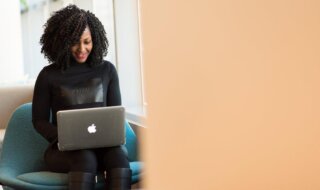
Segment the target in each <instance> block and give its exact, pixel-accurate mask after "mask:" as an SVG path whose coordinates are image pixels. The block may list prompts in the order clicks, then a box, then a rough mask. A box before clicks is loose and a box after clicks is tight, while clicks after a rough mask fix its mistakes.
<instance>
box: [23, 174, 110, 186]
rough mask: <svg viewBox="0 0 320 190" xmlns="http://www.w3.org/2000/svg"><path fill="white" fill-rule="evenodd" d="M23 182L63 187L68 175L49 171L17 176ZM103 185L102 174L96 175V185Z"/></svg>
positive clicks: (66, 182)
mask: <svg viewBox="0 0 320 190" xmlns="http://www.w3.org/2000/svg"><path fill="white" fill-rule="evenodd" d="M17 178H18V179H20V180H21V181H24V182H28V183H31V184H37V185H48V186H65V185H67V184H68V175H67V174H66V173H55V172H49V171H41V172H31V173H25V174H22V175H19V176H17ZM100 182H101V183H104V179H103V176H102V174H101V175H98V183H100Z"/></svg>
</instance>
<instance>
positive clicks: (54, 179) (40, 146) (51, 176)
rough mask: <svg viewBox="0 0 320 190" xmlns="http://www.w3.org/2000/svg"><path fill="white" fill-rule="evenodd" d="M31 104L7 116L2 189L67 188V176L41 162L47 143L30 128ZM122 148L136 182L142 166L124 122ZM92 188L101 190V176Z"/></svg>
mask: <svg viewBox="0 0 320 190" xmlns="http://www.w3.org/2000/svg"><path fill="white" fill-rule="evenodd" d="M31 107H32V105H31V103H27V104H23V105H21V106H20V107H18V108H17V109H16V110H15V111H14V113H13V114H12V116H11V119H10V121H9V123H8V126H7V129H6V133H5V136H4V141H3V147H2V152H1V157H0V183H1V184H2V185H3V186H4V189H6V188H7V189H30V190H62V189H67V184H68V174H66V173H55V172H50V171H48V169H47V168H46V166H45V164H44V160H43V153H44V151H45V149H46V147H47V145H48V142H47V141H46V140H45V139H44V138H43V137H41V136H40V134H38V133H37V132H36V131H35V129H34V128H33V125H32V121H31V117H32V116H31ZM125 125H126V145H125V146H126V148H127V150H128V158H129V161H130V168H131V170H132V184H135V183H137V182H138V181H139V178H140V175H141V167H142V163H141V162H140V161H139V160H138V155H137V138H136V135H135V133H134V131H133V130H132V128H131V126H130V125H129V123H128V122H126V124H125ZM96 189H104V178H103V174H100V175H98V176H97V184H96Z"/></svg>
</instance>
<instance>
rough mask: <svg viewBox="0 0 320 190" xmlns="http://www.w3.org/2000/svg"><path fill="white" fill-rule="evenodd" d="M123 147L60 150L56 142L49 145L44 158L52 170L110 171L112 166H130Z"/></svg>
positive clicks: (65, 171) (94, 172)
mask: <svg viewBox="0 0 320 190" xmlns="http://www.w3.org/2000/svg"><path fill="white" fill-rule="evenodd" d="M123 149H124V147H122V146H117V147H110V148H98V149H87V150H74V151H60V150H59V149H58V146H57V144H56V143H55V144H53V145H51V146H49V148H48V149H47V150H46V152H45V157H44V160H45V162H46V164H47V166H48V167H49V169H50V170H51V171H53V172H63V173H67V172H75V171H77V172H88V173H93V174H96V173H97V171H110V170H112V169H113V168H130V166H129V161H128V157H127V154H126V153H125V151H124V150H123Z"/></svg>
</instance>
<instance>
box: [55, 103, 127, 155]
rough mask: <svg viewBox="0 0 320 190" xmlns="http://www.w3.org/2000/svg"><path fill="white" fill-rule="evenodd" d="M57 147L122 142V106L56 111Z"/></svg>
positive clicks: (63, 148)
mask: <svg viewBox="0 0 320 190" xmlns="http://www.w3.org/2000/svg"><path fill="white" fill-rule="evenodd" d="M57 127H58V148H59V150H61V151H66V150H78V149H90V148H101V147H112V146H119V145H123V144H125V109H124V107H123V106H109V107H99V108H87V109H74V110H63V111H58V112H57Z"/></svg>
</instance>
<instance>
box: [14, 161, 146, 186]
mask: <svg viewBox="0 0 320 190" xmlns="http://www.w3.org/2000/svg"><path fill="white" fill-rule="evenodd" d="M130 168H131V170H132V176H136V175H139V174H140V173H141V168H142V162H138V161H137V162H130ZM17 178H18V179H20V180H21V181H24V182H27V183H31V184H37V185H49V186H64V185H66V184H67V183H68V175H67V174H66V173H55V172H50V171H40V172H31V173H24V174H21V175H19V176H17ZM103 181H104V179H103V175H102V173H101V174H100V175H98V183H100V182H101V183H103ZM134 182H135V180H134Z"/></svg>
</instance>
